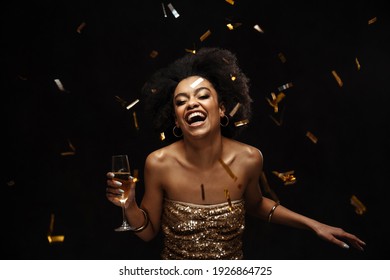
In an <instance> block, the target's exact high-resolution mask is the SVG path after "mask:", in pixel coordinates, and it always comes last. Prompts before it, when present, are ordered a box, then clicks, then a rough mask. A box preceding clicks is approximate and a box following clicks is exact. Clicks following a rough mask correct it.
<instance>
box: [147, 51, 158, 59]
mask: <svg viewBox="0 0 390 280" xmlns="http://www.w3.org/2000/svg"><path fill="white" fill-rule="evenodd" d="M149 56H150V57H151V58H156V57H157V56H158V51H156V50H153V51H151V52H150V54H149Z"/></svg>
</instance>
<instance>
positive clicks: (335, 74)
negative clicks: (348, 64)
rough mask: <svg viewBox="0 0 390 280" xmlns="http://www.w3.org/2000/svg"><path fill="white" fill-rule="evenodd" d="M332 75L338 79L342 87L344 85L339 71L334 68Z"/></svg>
mask: <svg viewBox="0 0 390 280" xmlns="http://www.w3.org/2000/svg"><path fill="white" fill-rule="evenodd" d="M332 75H333V77H334V78H335V79H336V81H337V83H338V84H339V86H340V87H342V86H343V81H342V80H341V78H340V77H339V75H338V74H337V72H336V71H335V70H332Z"/></svg>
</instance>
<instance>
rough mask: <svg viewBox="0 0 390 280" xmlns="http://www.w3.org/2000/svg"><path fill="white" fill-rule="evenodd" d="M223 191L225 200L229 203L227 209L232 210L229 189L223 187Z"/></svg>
mask: <svg viewBox="0 0 390 280" xmlns="http://www.w3.org/2000/svg"><path fill="white" fill-rule="evenodd" d="M224 192H225V197H226V200H227V202H228V203H229V210H230V211H233V205H232V201H231V199H230V193H229V190H228V189H224Z"/></svg>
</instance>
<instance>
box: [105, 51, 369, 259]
mask: <svg viewBox="0 0 390 280" xmlns="http://www.w3.org/2000/svg"><path fill="white" fill-rule="evenodd" d="M143 92H144V94H145V97H146V104H147V106H148V109H149V110H150V112H151V113H152V117H153V120H154V125H155V127H156V129H157V131H160V132H161V131H167V130H168V129H170V128H173V130H172V131H173V134H174V135H175V136H176V137H178V140H177V141H175V142H173V143H171V144H169V145H168V146H166V147H163V148H161V149H158V150H156V151H154V152H152V153H151V154H149V155H148V156H147V158H146V162H145V169H144V172H145V173H144V181H145V193H144V196H143V198H142V202H141V204H140V206H139V205H138V204H137V202H136V200H135V182H133V183H132V188H131V191H130V194H129V198H128V200H127V202H126V216H127V219H128V221H129V223H130V224H131V225H132V226H133V227H134V228H135V230H134V232H135V234H137V235H138V236H139V237H140V238H141V239H143V240H145V241H149V240H151V239H153V238H154V237H155V236H156V235H157V233H158V232H159V230H160V229H161V230H162V231H163V233H164V246H163V251H162V253H161V257H162V258H163V259H242V258H243V252H242V234H243V231H244V227H245V214H246V213H247V214H250V215H254V216H256V217H258V218H260V219H262V220H268V221H269V222H273V223H278V224H283V225H288V226H292V227H296V228H302V229H308V230H311V231H313V232H314V233H315V234H317V235H318V236H319V237H320V238H322V239H324V240H327V241H329V242H331V243H334V244H336V245H338V246H340V247H342V248H348V247H349V245H348V244H350V245H352V246H353V247H355V248H357V249H359V250H363V246H364V245H365V243H364V242H363V241H362V240H360V239H359V238H358V237H356V236H355V235H353V234H350V233H348V232H345V231H344V230H343V229H341V228H337V227H332V226H329V225H326V224H323V223H321V222H318V221H316V220H314V219H311V218H308V217H306V216H303V215H300V214H298V213H295V212H293V211H291V210H289V209H287V208H285V207H283V206H282V205H279V203H276V202H275V201H273V200H271V199H269V198H266V197H263V196H262V193H261V188H260V186H259V181H260V176H261V174H262V167H263V157H262V154H261V152H260V151H259V150H258V149H257V148H255V147H253V146H250V145H247V144H244V143H241V142H238V141H236V140H233V137H234V136H236V133H238V132H239V129H242V126H237V123H239V122H240V121H246V120H248V119H249V117H250V114H251V109H250V105H251V102H252V100H251V98H250V97H249V94H248V93H249V79H248V78H247V77H246V75H245V74H244V73H243V72H242V71H241V69H240V68H239V67H238V64H237V59H236V56H235V55H234V54H233V53H231V52H230V51H228V50H224V49H219V48H204V49H201V50H199V51H198V52H197V53H196V54H195V55H193V54H188V55H186V56H184V57H183V58H181V59H178V60H177V61H175V62H173V63H172V64H171V65H169V66H168V67H166V68H164V69H162V70H160V71H158V72H157V73H155V74H154V75H153V76H152V78H151V79H150V81H149V82H148V83H146V84H145V86H144V88H143ZM107 177H108V180H107V185H108V188H107V198H108V199H109V200H110V201H111V202H112V203H114V204H115V205H118V206H119V205H120V203H119V201H118V199H117V198H118V196H120V194H121V193H120V190H119V189H118V186H119V185H120V183H119V182H116V181H114V180H112V178H113V174H112V173H110V172H109V173H108V174H107Z"/></svg>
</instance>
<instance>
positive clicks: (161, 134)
mask: <svg viewBox="0 0 390 280" xmlns="http://www.w3.org/2000/svg"><path fill="white" fill-rule="evenodd" d="M160 140H161V141H164V140H165V133H164V132H161V133H160Z"/></svg>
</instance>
